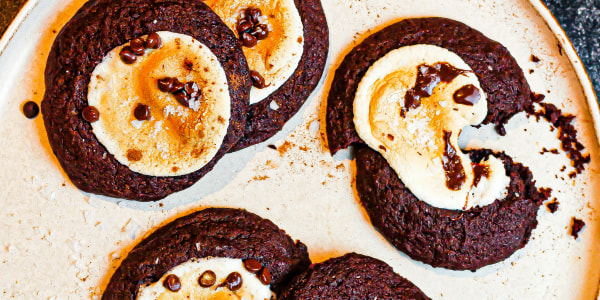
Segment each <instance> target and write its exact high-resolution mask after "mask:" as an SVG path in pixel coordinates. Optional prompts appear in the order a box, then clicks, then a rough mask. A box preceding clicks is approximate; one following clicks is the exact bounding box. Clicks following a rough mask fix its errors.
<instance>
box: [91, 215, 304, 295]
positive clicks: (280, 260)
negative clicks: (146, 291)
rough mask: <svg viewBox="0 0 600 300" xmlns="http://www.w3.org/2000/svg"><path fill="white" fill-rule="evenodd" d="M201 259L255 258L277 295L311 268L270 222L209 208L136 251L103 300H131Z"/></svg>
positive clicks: (161, 232) (301, 247) (295, 245)
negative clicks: (143, 289)
mask: <svg viewBox="0 0 600 300" xmlns="http://www.w3.org/2000/svg"><path fill="white" fill-rule="evenodd" d="M204 257H226V258H237V259H248V258H252V259H256V260H258V261H259V262H260V263H261V264H262V265H263V266H264V267H266V268H268V269H269V271H270V273H271V276H272V281H271V289H272V290H274V291H276V292H277V291H279V290H280V289H281V288H282V286H283V285H285V284H286V283H287V282H288V281H289V280H290V279H291V278H292V277H293V276H294V275H296V274H298V273H300V272H302V271H303V270H304V269H306V268H307V267H308V266H309V265H310V259H309V258H308V253H307V251H306V246H305V245H304V244H302V243H301V242H299V241H296V242H294V241H292V239H291V238H290V237H289V236H288V235H287V234H286V233H285V232H284V231H283V230H281V229H279V228H278V227H277V226H276V225H275V224H273V222H271V221H269V220H266V219H263V218H261V217H259V216H257V215H255V214H253V213H250V212H247V211H245V210H241V209H231V208H209V209H205V210H202V211H198V212H196V213H193V214H190V215H188V216H185V217H182V218H179V219H177V220H175V221H173V222H171V223H169V224H167V225H166V226H164V227H162V228H160V229H158V230H157V231H155V232H154V233H152V234H151V235H150V236H148V237H147V238H145V239H144V240H143V241H142V242H141V243H139V244H138V245H137V246H135V248H133V250H131V252H130V253H129V254H128V255H127V258H125V260H123V262H122V263H121V265H120V266H119V268H118V269H117V270H116V272H115V273H114V274H113V276H112V278H111V279H110V282H109V284H108V286H107V288H106V290H105V292H104V294H103V296H102V299H104V300H109V299H135V297H136V295H137V293H138V289H139V287H140V286H142V285H145V284H147V283H152V282H156V281H157V280H159V279H160V278H161V277H162V276H163V275H164V274H165V273H167V272H168V271H169V270H170V269H171V268H173V267H175V266H177V265H179V264H182V263H184V262H186V261H188V260H190V259H193V258H204Z"/></svg>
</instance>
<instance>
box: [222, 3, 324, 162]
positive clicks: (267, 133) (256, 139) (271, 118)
mask: <svg viewBox="0 0 600 300" xmlns="http://www.w3.org/2000/svg"><path fill="white" fill-rule="evenodd" d="M294 2H295V3H296V8H297V9H298V12H299V13H300V18H301V19H302V25H303V26H304V50H303V52H302V58H301V59H300V62H299V64H298V68H296V70H295V71H294V73H293V75H292V76H291V77H290V78H289V79H288V80H287V81H286V82H285V83H284V84H283V85H282V86H281V87H280V88H279V89H277V90H276V91H275V92H273V93H272V94H271V95H269V96H268V97H267V98H265V99H263V100H262V101H260V102H257V103H254V104H252V105H251V106H250V111H249V112H248V121H247V122H246V127H245V128H244V136H243V137H242V138H241V139H240V140H239V141H238V143H237V144H236V145H235V146H234V147H233V148H232V150H231V151H237V150H240V149H243V148H246V147H248V146H251V145H254V144H257V143H260V142H262V141H264V140H266V139H268V138H270V137H272V136H273V135H275V134H276V133H277V132H279V130H281V128H282V127H283V125H285V123H286V122H287V121H288V120H289V119H290V118H291V117H292V116H294V115H295V114H296V112H298V110H299V109H300V107H302V105H303V104H304V102H305V101H306V99H308V97H309V96H310V94H311V93H312V91H313V90H314V89H315V88H316V87H317V84H318V83H319V80H321V75H322V74H323V70H324V69H325V61H326V60H327V54H328V52H329V29H328V26H327V20H326V19H325V13H324V12H323V7H322V6H321V2H320V1H319V0H294ZM271 102H274V103H276V104H277V106H278V107H279V108H278V109H276V110H274V109H272V108H271Z"/></svg>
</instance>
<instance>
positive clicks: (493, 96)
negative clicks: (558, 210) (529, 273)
mask: <svg viewBox="0 0 600 300" xmlns="http://www.w3.org/2000/svg"><path fill="white" fill-rule="evenodd" d="M415 44H432V45H436V46H439V47H443V48H446V49H448V50H450V51H452V52H454V53H456V54H457V55H458V56H460V57H461V58H462V59H463V60H464V61H465V62H466V63H467V64H468V65H469V66H470V67H471V68H472V69H473V71H474V73H475V74H476V75H477V77H478V80H479V82H480V84H481V88H482V89H483V91H484V92H485V93H486V94H487V101H488V114H487V116H486V118H485V120H484V121H483V123H484V124H488V123H491V124H496V129H497V130H498V131H499V133H500V134H503V133H504V132H503V131H504V127H503V125H504V124H505V123H506V122H507V121H508V119H510V118H511V117H512V116H514V115H515V114H516V113H519V112H522V111H527V112H528V113H531V112H533V101H532V99H531V98H530V89H529V85H528V84H527V81H526V80H525V77H524V75H523V72H522V70H521V69H520V67H519V66H518V64H517V63H516V61H515V60H514V58H513V57H512V56H511V55H510V53H509V52H508V50H507V49H506V48H504V47H503V46H502V45H500V44H499V43H497V42H495V41H492V40H490V39H488V38H487V37H485V36H484V35H483V34H481V33H480V32H478V31H476V30H474V29H472V28H470V27H468V26H467V25H465V24H462V23H460V22H457V21H453V20H449V19H445V18H421V19H407V20H403V21H400V22H398V23H395V24H393V25H391V26H388V27H386V28H385V29H383V30H381V31H379V32H377V33H375V34H373V35H371V36H369V37H368V38H367V39H366V40H365V41H363V42H362V43H361V44H360V45H358V46H357V47H356V48H355V49H353V50H352V51H351V52H350V53H349V54H348V55H347V56H346V57H345V59H344V61H343V62H342V64H341V65H340V67H339V68H338V70H337V71H336V74H335V77H334V80H333V83H332V87H331V91H330V94H329V98H328V103H327V134H328V142H329V148H330V151H331V153H335V152H337V151H338V150H340V149H343V148H346V147H348V146H349V145H351V144H353V143H357V144H362V143H363V142H362V141H361V140H360V138H359V136H358V134H357V133H356V131H355V127H354V122H353V118H354V116H353V102H354V95H355V93H356V90H357V87H358V84H359V83H360V81H361V79H362V77H363V75H364V74H365V72H366V71H367V70H368V69H369V67H370V66H371V65H372V64H373V63H374V62H375V61H377V60H378V59H379V58H381V57H383V56H384V55H386V54H387V53H388V52H390V51H392V50H394V49H397V48H399V47H402V46H409V45H415ZM355 155H356V164H357V170H358V172H357V175H356V185H357V190H358V195H359V197H360V199H361V202H362V204H363V206H364V207H365V209H366V211H367V213H368V214H369V216H370V218H371V222H372V223H373V225H374V226H375V227H376V228H377V229H378V230H379V231H380V232H381V233H382V234H383V235H384V236H385V237H386V239H388V240H389V241H390V242H391V243H392V244H393V245H394V246H395V247H396V248H398V249H399V250H401V251H403V252H405V253H406V254H408V255H409V256H410V257H412V258H413V259H416V260H419V261H422V262H424V263H427V264H430V265H432V266H435V267H444V268H449V269H456V270H465V269H468V270H476V269H478V268H480V267H482V266H485V265H488V264H492V263H496V262H499V261H502V260H504V259H505V258H507V257H508V256H510V255H511V254H512V253H514V252H515V251H516V250H517V249H520V248H522V247H523V246H525V244H526V243H527V241H528V240H529V237H530V235H531V231H532V230H533V229H534V228H535V227H536V226H537V221H536V216H537V211H538V208H539V206H540V205H541V204H542V202H543V201H544V200H545V199H547V198H548V196H549V192H550V190H545V189H538V188H536V187H535V184H534V183H535V181H534V180H533V179H532V175H531V172H530V171H529V169H528V168H527V167H525V166H523V165H521V164H519V163H515V162H513V161H512V159H511V158H510V157H508V156H507V155H505V154H503V153H496V154H493V153H492V152H491V151H488V150H478V151H472V152H471V153H470V156H471V158H472V160H473V161H475V162H480V161H482V160H483V159H484V158H486V157H488V156H489V155H494V156H496V157H498V158H500V159H501V160H502V161H503V163H504V166H505V170H506V175H507V176H509V177H510V185H509V186H508V194H507V196H506V197H505V198H504V199H499V200H496V201H495V202H493V203H492V204H490V205H487V206H484V207H475V208H472V209H469V210H465V211H459V210H447V209H441V208H437V207H433V206H431V205H429V204H427V203H425V202H423V201H421V200H419V199H417V198H416V197H415V196H414V194H412V193H411V192H410V191H409V190H408V188H407V187H406V186H405V185H404V184H403V183H402V181H401V180H400V179H399V178H398V175H397V174H396V172H395V171H394V170H393V169H392V168H391V167H390V165H389V164H388V162H387V161H386V160H385V159H384V158H383V157H382V156H381V155H380V154H379V153H377V152H375V151H374V150H372V149H370V148H369V147H367V146H365V145H357V149H356V153H355ZM423 184H427V183H423Z"/></svg>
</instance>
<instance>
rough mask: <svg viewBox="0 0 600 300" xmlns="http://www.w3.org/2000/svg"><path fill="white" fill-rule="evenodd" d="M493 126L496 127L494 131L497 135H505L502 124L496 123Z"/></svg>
mask: <svg viewBox="0 0 600 300" xmlns="http://www.w3.org/2000/svg"><path fill="white" fill-rule="evenodd" d="M494 128H495V129H496V132H497V133H498V134H499V135H501V136H505V135H506V128H504V124H497V125H496V126H494Z"/></svg>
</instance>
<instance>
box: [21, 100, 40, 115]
mask: <svg viewBox="0 0 600 300" xmlns="http://www.w3.org/2000/svg"><path fill="white" fill-rule="evenodd" d="M39 113H40V107H39V106H38V105H37V103H35V102H33V101H27V102H26V103H25V104H24V105H23V114H24V115H25V117H27V118H28V119H33V118H35V117H37V115H38V114H39Z"/></svg>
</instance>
